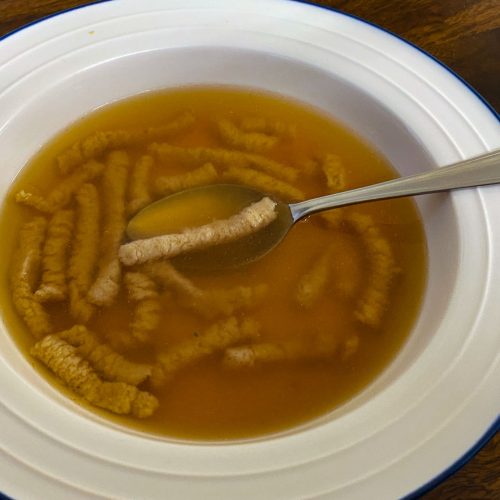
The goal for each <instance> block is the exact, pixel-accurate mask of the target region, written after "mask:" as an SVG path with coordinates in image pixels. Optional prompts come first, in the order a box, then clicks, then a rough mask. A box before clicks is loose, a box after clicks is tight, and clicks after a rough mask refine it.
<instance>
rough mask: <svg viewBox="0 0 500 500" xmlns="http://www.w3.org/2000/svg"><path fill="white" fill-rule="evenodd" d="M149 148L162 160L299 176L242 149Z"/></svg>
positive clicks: (290, 177)
mask: <svg viewBox="0 0 500 500" xmlns="http://www.w3.org/2000/svg"><path fill="white" fill-rule="evenodd" d="M149 150H150V151H151V153H152V154H156V155H157V156H158V159H159V160H160V161H169V160H176V161H180V162H184V163H187V164H190V165H193V164H194V165H197V164H198V165H202V164H203V163H212V164H213V165H215V166H216V167H220V168H221V169H222V170H226V169H227V168H229V167H239V168H247V167H248V168H254V169H257V170H261V171H263V172H265V173H267V174H269V175H273V176H275V177H278V178H279V179H284V180H286V181H289V182H291V181H294V180H296V179H297V177H298V172H297V170H296V169H295V168H292V167H290V166H288V165H283V164H281V163H279V162H277V161H275V160H271V159H269V158H266V157H265V156H262V155H258V154H253V153H244V152H242V151H234V150H230V149H221V148H184V147H179V146H173V145H171V144H167V143H161V144H157V143H153V144H152V145H151V146H150V147H149Z"/></svg>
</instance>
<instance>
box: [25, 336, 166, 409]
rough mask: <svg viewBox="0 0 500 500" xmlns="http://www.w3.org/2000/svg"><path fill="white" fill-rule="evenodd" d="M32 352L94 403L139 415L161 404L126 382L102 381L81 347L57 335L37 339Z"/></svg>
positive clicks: (78, 392)
mask: <svg viewBox="0 0 500 500" xmlns="http://www.w3.org/2000/svg"><path fill="white" fill-rule="evenodd" d="M31 354H32V355H33V356H34V357H35V358H37V359H39V360H40V361H41V362H42V363H43V364H44V365H46V366H47V368H49V369H50V370H51V371H52V372H54V374H55V375H57V376H58V377H59V378H60V379H61V380H62V381H63V382H64V383H65V384H66V385H67V386H68V387H69V388H70V389H72V390H73V391H74V392H76V393H77V394H79V395H80V396H82V397H83V398H84V399H86V400H87V401H88V402H89V403H91V404H93V405H95V406H98V407H100V408H104V409H106V410H110V411H112V412H114V413H118V414H120V415H133V416H134V417H139V418H146V417H149V416H150V415H151V414H152V413H153V412H154V411H155V410H156V408H157V407H158V400H157V399H156V398H155V397H154V396H153V395H152V394H150V393H148V392H144V391H140V390H139V389H137V387H135V386H133V385H130V384H126V383H124V382H105V381H103V380H102V379H101V378H100V377H99V376H98V375H97V373H96V372H95V371H94V370H93V369H92V367H91V365H90V364H89V362H88V361H86V360H85V359H84V358H83V357H82V356H80V355H79V354H78V349H77V348H76V347H74V346H72V345H71V344H69V343H68V342H66V341H65V340H63V339H61V338H60V337H59V336H58V335H47V336H46V337H44V338H43V339H42V340H40V341H38V342H37V343H36V344H35V345H34V346H33V347H32V348H31Z"/></svg>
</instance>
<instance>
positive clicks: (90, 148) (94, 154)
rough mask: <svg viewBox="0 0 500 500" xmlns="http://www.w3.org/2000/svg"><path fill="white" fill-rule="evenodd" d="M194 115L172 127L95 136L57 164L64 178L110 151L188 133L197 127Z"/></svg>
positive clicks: (183, 115)
mask: <svg viewBox="0 0 500 500" xmlns="http://www.w3.org/2000/svg"><path fill="white" fill-rule="evenodd" d="M194 121H195V118H194V114H193V113H192V112H191V111H185V112H183V113H181V114H180V115H179V116H178V117H177V118H175V119H174V120H173V121H171V122H170V123H167V124H166V125H161V126H158V127H150V128H147V129H146V130H108V131H103V132H95V133H94V134H92V135H90V136H88V137H86V138H85V139H83V140H82V141H79V142H76V143H75V144H73V146H71V147H70V148H69V149H67V150H66V151H64V152H63V153H61V154H60V155H59V156H58V157H57V159H56V161H57V164H58V166H59V170H60V171H61V173H63V174H67V173H69V172H71V171H73V170H74V169H75V168H76V167H78V166H79V165H81V164H82V163H84V162H85V161H87V160H91V159H95V158H98V157H99V156H101V155H103V154H104V153H105V152H106V151H107V150H109V149H121V148H124V147H127V146H134V145H137V144H141V143H142V142H144V141H155V140H159V139H164V138H168V137H171V136H173V135H176V134H179V133H181V132H184V131H185V130H187V129H188V128H189V127H191V126H192V125H193V123H194Z"/></svg>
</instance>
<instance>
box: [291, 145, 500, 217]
mask: <svg viewBox="0 0 500 500" xmlns="http://www.w3.org/2000/svg"><path fill="white" fill-rule="evenodd" d="M499 182H500V150H495V151H492V152H490V153H486V154H484V155H481V156H476V157H475V158H471V159H469V160H464V161H459V162H458V163H453V164H452V165H448V166H447V167H441V168H437V169H435V170H431V171H430V172H424V173H421V174H417V175H411V176H408V177H401V178H399V179H394V180H391V181H387V182H381V183H379V184H372V185H371V186H366V187H361V188H357V189H352V190H350V191H344V192H340V193H336V194H330V195H327V196H322V197H320V198H313V199H312V200H307V201H302V202H299V203H292V204H290V211H291V214H292V218H293V221H294V222H295V221H297V220H299V219H302V218H303V217H306V216H307V215H311V214H314V213H316V212H322V211H323V210H328V209H330V208H337V207H344V206H346V205H354V204H356V203H364V202H367V201H375V200H386V199H388V198H401V197H403V196H414V195H417V194H426V193H436V192H438V191H448V190H450V189H457V188H466V187H473V186H484V185H487V184H496V183H499Z"/></svg>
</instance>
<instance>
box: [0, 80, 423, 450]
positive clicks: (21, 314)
mask: <svg viewBox="0 0 500 500" xmlns="http://www.w3.org/2000/svg"><path fill="white" fill-rule="evenodd" d="M176 92H177V93H175V95H176V96H179V95H183V94H182V92H186V95H193V96H195V98H193V99H192V100H188V99H187V98H186V99H184V100H183V99H181V100H180V101H179V102H177V101H176V100H171V101H168V102H169V103H170V104H169V106H163V105H159V104H158V105H157V102H158V103H160V102H163V101H161V99H163V97H161V98H160V97H158V96H155V95H154V94H151V95H149V96H144V97H141V98H140V99H144V101H141V102H143V104H141V105H139V104H134V105H130V107H127V106H128V105H127V103H126V102H124V103H121V104H117V105H116V106H117V108H116V109H117V110H118V109H119V108H120V106H122V108H120V109H121V111H119V112H117V114H116V116H115V117H112V116H113V115H112V112H111V111H109V112H108V111H106V110H105V109H104V110H102V111H99V112H98V113H103V115H102V116H103V117H104V118H102V120H101V119H99V118H95V121H92V120H94V118H92V116H90V117H87V118H84V119H83V120H82V122H81V124H76V125H75V126H74V128H73V129H72V130H70V131H69V133H68V135H67V136H64V134H63V135H62V136H61V137H62V139H61V140H60V141H59V142H57V141H55V142H54V144H53V145H49V146H48V149H47V151H46V152H44V153H43V154H41V156H40V159H38V157H35V159H34V161H33V164H32V165H30V166H29V167H28V169H27V173H26V175H25V174H21V176H20V179H19V181H16V185H15V187H14V188H13V189H12V192H11V199H10V200H8V203H7V204H6V207H5V215H4V220H3V221H2V219H1V218H0V224H4V226H3V229H2V230H3V231H4V233H5V234H6V235H11V238H10V239H9V238H8V237H7V236H6V241H10V240H12V241H14V242H15V245H16V246H15V248H14V246H12V249H11V250H10V249H9V250H8V251H9V252H11V255H7V254H6V255H5V258H4V261H5V274H8V276H9V281H10V287H9V290H8V292H10V296H8V297H7V301H6V303H7V304H10V309H12V310H13V311H14V312H13V314H14V317H15V318H16V319H15V320H14V321H10V320H9V316H8V310H9V307H5V311H6V312H5V315H4V316H5V320H6V323H8V324H11V325H12V328H13V330H15V329H16V328H17V329H18V331H19V332H20V334H19V335H20V338H21V340H22V342H21V343H20V345H21V346H24V348H25V350H26V352H27V353H31V355H32V356H33V357H34V358H36V360H38V362H36V363H34V366H35V367H38V368H39V369H40V370H41V373H42V374H45V375H46V376H47V377H49V379H53V380H56V379H57V380H58V381H59V383H60V384H64V385H65V386H66V387H67V388H68V389H69V390H70V391H72V392H73V393H74V395H76V396H77V397H75V396H74V399H76V400H81V401H82V402H84V401H85V402H87V403H88V404H90V405H93V406H94V407H97V408H101V409H104V410H106V411H108V412H109V413H110V414H111V413H112V414H115V416H114V417H113V416H111V418H113V419H114V420H115V421H117V422H119V423H125V424H126V425H130V426H133V427H134V428H136V429H138V430H140V431H150V432H153V433H155V434H162V435H168V436H176V437H177V436H179V437H181V438H184V437H187V438H188V439H193V438H194V439H197V438H199V437H200V438H203V439H205V438H207V439H215V440H217V439H228V438H233V437H235V438H246V437H253V436H258V435H261V434H265V433H268V432H274V431H279V430H282V429H285V428H287V427H290V426H292V425H295V424H298V423H301V422H304V421H305V420H307V419H309V418H311V416H316V415H318V416H319V415H320V414H322V413H324V411H325V408H326V409H328V410H330V409H333V408H335V407H336V406H337V405H338V404H339V401H345V400H346V398H348V397H350V396H351V395H353V394H355V393H356V391H358V390H359V388H360V387H362V386H363V385H366V383H368V382H369V381H370V380H372V378H373V376H375V375H376V374H377V373H378V371H379V370H380V369H381V367H382V364H383V363H385V362H386V360H387V359H389V357H390V356H391V355H392V354H394V353H395V352H396V349H397V348H398V345H400V344H401V342H402V339H403V337H404V335H405V332H404V331H403V329H404V328H406V327H405V326H404V325H407V324H409V320H408V318H410V319H411V318H412V317H413V316H412V315H415V314H416V310H417V307H418V297H416V296H415V294H417V292H418V293H420V292H421V291H422V290H423V284H422V283H420V282H418V279H419V278H418V277H417V275H418V276H421V275H423V273H424V269H423V265H424V263H425V258H424V257H425V256H424V254H425V244H424V240H423V236H422V238H421V240H419V239H418V238H420V237H421V236H419V235H421V233H420V232H419V231H421V228H420V226H419V222H418V217H417V216H416V213H415V212H414V211H412V210H413V209H411V210H410V209H408V206H409V204H410V201H408V200H406V201H405V200H399V201H397V202H396V201H387V202H383V203H382V204H381V205H377V206H374V207H372V204H368V205H363V206H361V207H346V208H342V209H335V210H332V211H329V212H324V213H322V214H319V215H315V216H311V217H308V218H306V219H305V220H302V221H300V222H299V223H298V224H295V225H294V226H293V228H292V229H291V230H290V232H289V234H288V235H287V237H286V238H285V239H284V240H283V241H282V242H281V243H280V244H279V245H278V246H277V247H276V248H275V249H273V251H272V252H270V253H269V254H268V255H266V256H265V257H263V258H262V259H260V260H257V261H255V262H252V263H250V264H246V265H245V266H243V267H240V268H234V269H233V268H231V269H222V270H219V269H218V268H216V269H209V270H204V271H199V270H195V269H194V268H190V267H189V264H190V262H191V258H193V259H197V258H198V257H199V256H198V255H196V252H199V251H200V250H203V249H205V248H209V247H217V249H216V250H217V252H214V254H213V255H220V254H222V252H224V251H225V249H226V247H225V246H224V244H225V243H232V242H235V241H236V240H238V239H239V238H244V237H246V236H250V237H249V238H247V239H245V240H244V242H245V245H246V244H247V242H250V243H248V244H258V241H259V239H261V238H262V239H264V238H266V237H267V236H266V235H269V234H272V232H273V231H276V230H279V221H276V217H278V209H277V202H276V200H281V201H284V202H286V203H294V202H298V201H301V200H305V199H310V198H313V197H317V196H322V195H325V194H329V193H337V192H340V191H345V190H347V189H352V188H356V187H357V186H359V185H363V183H366V182H373V181H374V179H381V180H382V179H386V178H387V177H388V176H389V175H390V170H388V168H389V167H387V169H386V170H383V169H384V168H386V167H385V166H384V163H383V161H379V159H377V158H378V157H377V155H376V153H374V152H373V151H371V150H369V149H367V148H366V146H364V145H363V144H362V143H361V142H359V141H357V140H356V139H355V138H353V137H351V136H350V135H348V133H347V132H345V131H343V130H342V129H341V128H338V129H334V132H332V131H331V130H330V129H329V127H330V125H329V122H328V123H327V122H326V121H321V120H323V119H321V120H320V121H318V122H315V121H314V120H312V119H310V118H308V117H307V116H308V115H300V114H299V113H297V114H296V115H293V113H291V112H290V113H289V112H288V111H286V110H285V111H283V112H282V113H280V112H278V111H276V110H278V109H281V108H279V106H281V105H282V104H279V105H278V104H272V103H271V102H270V101H265V103H266V104H265V105H264V104H262V103H261V101H259V99H267V98H264V97H263V96H259V95H258V94H257V95H256V94H250V97H248V100H247V101H246V104H245V105H241V107H239V105H238V104H237V99H236V100H233V97H234V96H233V97H231V95H232V94H231V92H236V91H231V90H228V89H225V90H222V89H219V90H215V89H211V90H210V91H209V90H204V91H201V90H200V89H185V90H183V91H176ZM198 92H201V94H200V95H203V92H207V94H206V96H208V97H207V99H206V101H203V100H202V99H199V100H198V98H196V96H197V95H198V94H197V93H198ZM210 92H212V93H213V94H210ZM211 96H212V97H211ZM226 96H228V99H226ZM240 97H241V96H240ZM240 97H239V98H240ZM140 99H139V101H140ZM176 99H177V98H176ZM139 101H137V102H139ZM262 102H264V101H262ZM276 102H281V101H279V100H276ZM235 103H236V104H235ZM233 105H234V106H235V108H234V109H232V106H233ZM287 105H290V106H294V105H293V103H287ZM141 106H143V107H141ZM273 106H278V108H276V110H275V111H273V109H274V108H273ZM191 108H192V111H191V110H190V109H191ZM186 109H188V110H189V111H182V110H186ZM283 109H285V108H283ZM110 110H111V108H110ZM254 112H255V113H256V114H251V113H254ZM260 112H261V113H262V114H261V115H259V113H260ZM106 113H109V114H106ZM148 114H151V119H150V118H149V117H148ZM95 116H98V115H95ZM111 118H112V119H111ZM86 120H90V121H86ZM146 120H149V123H148V122H147V121H146ZM142 124H145V125H142ZM150 125H152V126H150ZM79 127H80V128H79ZM328 130H330V132H328V133H327V131H328ZM332 130H333V129H332ZM75 139H76V140H75ZM327 139H328V140H327ZM68 145H70V147H69V148H68V147H67V146H68ZM61 151H62V153H61ZM373 158H376V159H377V161H375V162H373V169H375V170H376V172H375V173H374V172H373V171H372V170H371V169H372V160H373ZM51 161H52V162H53V163H54V164H53V169H54V172H48V169H49V168H50V162H51ZM31 168H33V177H32V178H30V175H31V174H30V169H31ZM36 169H38V171H37V170H36ZM377 169H379V170H378V171H377ZM365 171H366V173H365ZM46 172H47V175H46V174H45V173H46ZM377 172H378V173H377ZM40 174H41V175H40ZM216 183H234V184H239V185H244V186H249V187H251V188H254V189H256V190H258V191H261V192H262V193H263V194H262V198H261V199H259V198H257V200H258V201H254V202H253V203H251V202H249V201H247V204H246V205H245V203H240V202H241V200H238V201H237V203H238V206H239V207H240V208H238V210H240V211H239V212H237V213H235V212H236V210H234V207H233V206H232V205H231V203H232V201H231V200H229V199H228V200H226V199H224V200H222V199H219V200H216V201H217V203H214V204H213V205H214V207H215V209H217V210H222V213H227V214H235V215H232V216H227V218H224V217H221V218H220V219H217V218H210V214H209V212H208V209H207V215H208V217H205V215H204V214H203V217H205V218H204V220H206V221H208V222H207V223H205V224H204V225H201V226H199V227H185V228H181V229H179V230H176V233H175V234H164V235H160V236H154V237H152V238H145V239H139V240H131V239H130V238H129V237H128V235H127V232H126V228H127V224H128V223H129V221H130V220H131V219H132V217H133V216H134V215H135V214H137V213H138V212H139V211H140V210H142V209H143V208H145V207H147V206H148V205H149V204H151V203H153V202H155V201H157V200H159V199H161V198H163V197H164V196H169V195H170V194H174V193H178V192H179V191H182V190H185V189H190V188H194V187H199V186H204V185H209V184H216ZM237 192H240V191H237ZM235 196H239V195H235ZM242 196H243V195H242ZM273 198H274V199H273ZM12 200H15V201H16V202H12ZM393 203H394V205H393ZM396 203H400V205H396ZM386 204H387V205H386ZM405 204H406V205H405ZM159 206H160V205H159ZM242 206H244V208H243V209H241V207H242ZM401 207H403V209H401V210H400V208H401ZM405 207H406V208H405ZM190 209H191V207H189V206H186V207H180V210H179V213H180V214H181V216H182V217H184V216H186V218H187V220H189V219H190V217H191V215H196V216H198V212H200V211H203V207H202V206H197V207H194V206H193V207H192V209H193V214H190V213H189V210H190ZM195 212H196V214H195ZM408 214H410V215H408ZM156 215H157V216H160V217H162V216H163V214H160V213H157V214H156ZM165 216H166V217H168V215H165ZM172 217H176V215H172ZM7 219H8V221H7V222H6V220H7ZM381 220H384V225H382V224H381V223H380V221H381ZM166 222H167V225H169V224H170V222H172V226H174V227H175V226H176V221H175V220H173V221H168V220H167V221H166ZM389 224H390V231H388V230H387V231H386V227H389ZM412 224H413V225H412ZM10 226H12V227H10ZM266 227H267V229H266V231H264V232H262V233H261V234H259V231H260V230H261V229H263V228H266ZM402 228H404V229H402ZM410 231H411V234H412V244H413V242H414V241H417V244H420V245H421V246H420V247H418V248H417V249H416V250H417V251H416V252H414V253H411V250H410V245H408V244H407V242H405V241H404V237H405V234H409V233H410ZM131 234H132V233H131ZM16 240H17V241H16ZM418 241H420V243H418ZM227 248H228V251H235V252H237V251H238V248H239V247H238V244H234V243H233V244H232V245H231V246H230V247H229V246H228V247H227ZM229 249H230V250H229ZM190 252H192V253H193V256H191V255H189V253H190ZM218 252H220V253H218ZM418 252H421V255H420V254H419V253H418ZM184 254H187V255H186V257H185V258H181V259H176V258H175V257H176V256H181V255H184ZM211 255H212V254H211ZM419 255H420V256H419ZM207 258H212V257H207ZM213 258H214V260H215V259H217V258H218V257H213ZM0 265H3V264H2V259H0ZM419 266H420V267H419ZM419 273H420V274H419ZM399 275H401V278H400V279H396V277H397V276H399ZM415 277H417V278H416V281H415ZM412 280H413V281H412ZM0 291H1V290H0ZM5 293H7V292H5ZM412 297H413V298H412ZM10 299H12V301H11V302H10ZM412 300H413V302H412ZM17 318H19V319H20V320H21V321H19V319H17ZM26 346H27V347H26ZM44 367H45V368H44ZM47 369H48V370H47ZM138 419H141V421H140V422H139V420H138Z"/></svg>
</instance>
